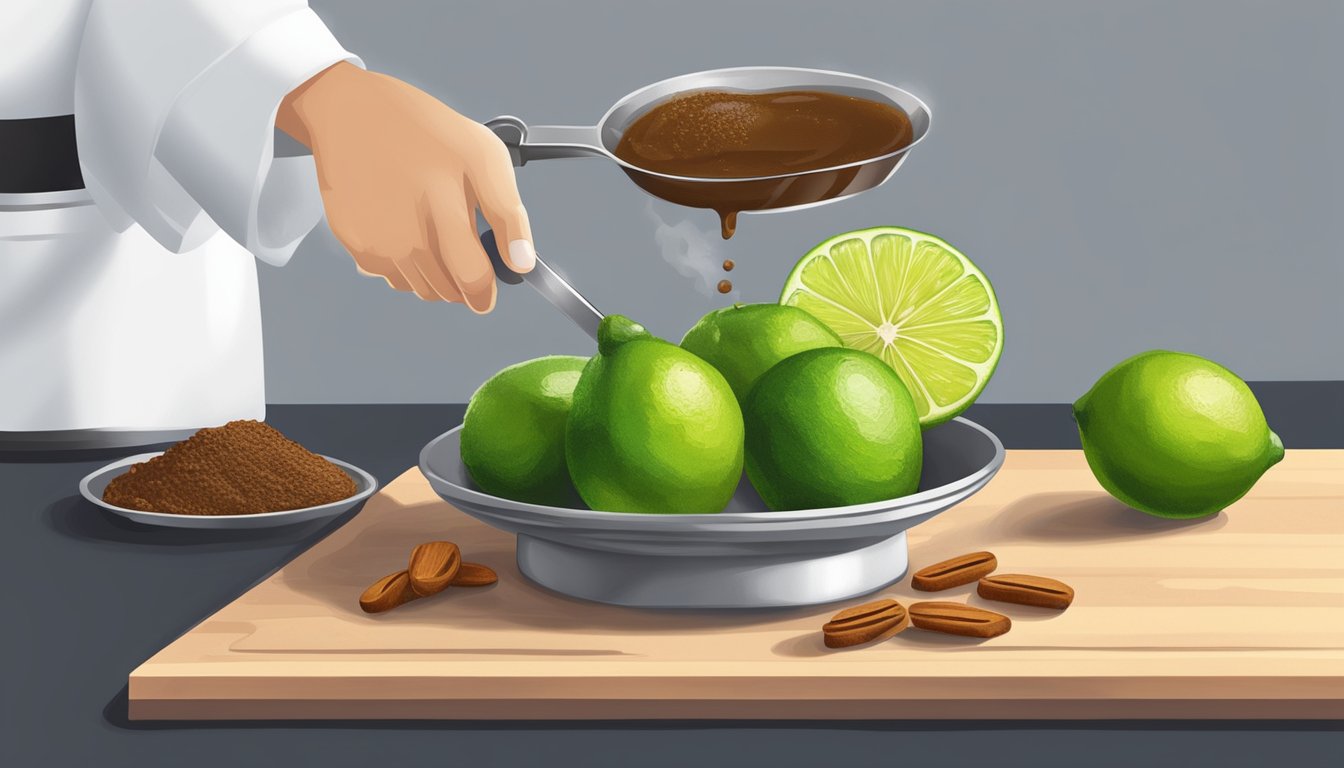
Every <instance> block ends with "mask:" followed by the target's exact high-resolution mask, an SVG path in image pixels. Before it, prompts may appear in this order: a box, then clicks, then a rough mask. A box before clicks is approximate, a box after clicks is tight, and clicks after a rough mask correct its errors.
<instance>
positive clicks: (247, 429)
mask: <svg viewBox="0 0 1344 768" xmlns="http://www.w3.org/2000/svg"><path fill="white" fill-rule="evenodd" d="M354 494H355V482H354V481H353V480H351V479H350V476H349V475H347V474H345V472H343V471H342V470H341V469H340V468H339V467H337V466H336V465H335V464H332V463H331V462H329V461H327V460H326V459H324V458H322V457H321V456H318V455H317V454H315V453H311V452H309V451H308V449H306V448H304V447H303V446H301V445H299V444H298V443H296V442H294V441H293V440H290V439H289V438H287V437H285V436H284V435H282V434H280V432H279V431H277V430H276V429H275V428H273V427H271V426H269V425H267V424H263V423H261V422H259V421H231V422H229V423H228V424H225V425H224V426H222V427H213V428H210V429H202V430H201V431H199V432H197V433H196V434H194V435H192V436H191V437H190V438H188V439H186V440H184V441H182V442H180V443H178V444H177V445H174V446H173V447H171V448H169V449H168V450H166V451H164V453H163V455H162V456H156V457H154V458H152V459H150V460H149V461H146V462H143V463H141V464H135V465H133V466H132V467H131V468H130V470H129V471H127V472H126V474H124V475H121V476H120V477H117V478H115V479H113V480H112V482H110V483H108V485H107V489H106V490H104V491H103V501H106V502H107V503H109V504H114V505H116V506H118V507H124V508H126V509H138V510H141V511H143V512H167V513H170V514H175V515H249V514H256V513H259V512H280V511H282V510H286V509H301V508H303V507H313V506H317V505H319V504H327V503H329V502H333V501H340V500H341V499H344V498H348V497H350V496H353V495H354Z"/></svg>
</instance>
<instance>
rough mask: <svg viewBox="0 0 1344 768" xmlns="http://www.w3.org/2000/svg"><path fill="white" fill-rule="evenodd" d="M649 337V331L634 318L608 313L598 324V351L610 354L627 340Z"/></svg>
mask: <svg viewBox="0 0 1344 768" xmlns="http://www.w3.org/2000/svg"><path fill="white" fill-rule="evenodd" d="M647 338H650V335H649V332H648V331H647V330H645V328H644V326H642V325H640V324H639V323H636V322H635V321H634V320H631V319H630V318H628V317H626V316H625V315H607V316H606V317H604V318H602V322H601V323H600V324H599V325H598V326H597V351H598V352H600V353H602V354H604V355H609V354H611V353H612V352H615V351H616V348H617V347H619V346H621V345H622V344H624V343H626V342H627V341H634V340H635V339H647Z"/></svg>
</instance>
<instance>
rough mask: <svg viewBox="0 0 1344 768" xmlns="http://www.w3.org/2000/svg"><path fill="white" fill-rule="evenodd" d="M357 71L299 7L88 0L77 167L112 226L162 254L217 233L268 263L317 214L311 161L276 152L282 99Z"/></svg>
mask: <svg viewBox="0 0 1344 768" xmlns="http://www.w3.org/2000/svg"><path fill="white" fill-rule="evenodd" d="M340 61H349V62H352V63H354V64H356V65H358V66H362V64H361V62H360V61H359V59H358V58H356V57H355V56H353V55H351V54H350V53H349V52H348V51H346V50H345V49H344V48H342V47H341V45H340V44H339V43H338V42H336V39H335V38H334V37H333V36H332V34H331V32H330V31H328V30H327V28H326V26H325V25H324V24H323V23H322V21H321V19H319V18H318V17H317V15H316V14H315V13H313V12H312V11H311V10H310V9H309V8H308V5H307V3H306V2H304V0H227V2H225V0H93V2H92V6H91V8H90V11H89V16H88V22H87V24H86V26H85V30H84V37H83V39H82V41H81V44H80V52H79V62H78V66H77V68H76V75H75V131H76V139H77V142H78V150H79V160H80V167H81V170H82V171H83V173H84V180H85V184H86V185H87V186H88V188H89V191H90V193H91V194H92V195H93V197H94V199H95V201H96V202H97V203H98V205H99V207H100V209H102V210H103V211H104V212H105V213H106V214H107V216H108V218H109V219H110V220H111V221H112V223H113V225H114V226H116V227H117V228H118V229H125V228H126V227H128V226H130V224H131V223H132V222H135V223H138V224H140V225H141V226H142V227H144V228H145V230H146V231H148V232H149V233H150V235H152V236H153V237H154V239H155V240H157V241H159V242H160V243H162V244H163V245H164V246H165V247H167V248H169V249H170V250H173V251H178V252H182V251H187V250H190V249H192V248H194V247H196V246H197V245H199V244H201V243H202V242H204V241H205V240H206V239H208V238H209V237H210V236H211V235H213V234H214V233H215V232H216V231H217V230H218V229H223V230H224V231H225V232H226V233H228V235H229V236H230V237H232V238H233V239H234V240H236V241H238V243H240V244H242V245H243V246H244V247H246V248H247V249H248V250H249V251H251V252H252V253H253V254H255V255H256V256H257V257H258V258H260V259H262V260H263V261H266V262H268V263H271V264H275V265H281V264H284V263H285V262H287V261H288V260H289V257H290V256H291V255H292V254H293V253H294V249H295V248H296V247H298V244H299V241H300V240H302V239H303V237H304V236H305V235H307V234H308V232H309V231H310V230H311V229H312V228H313V226H315V225H316V224H317V222H318V221H320V220H321V217H322V200H321V196H320V194H319V191H318V187H317V178H316V172H315V170H314V166H313V159H312V157H311V156H310V155H306V154H305V155H299V156H296V157H276V156H275V114H276V111H277V109H278V107H279V105H280V102H281V100H282V99H283V98H284V97H285V96H286V95H287V94H288V93H289V92H290V91H292V90H294V88H296V87H297V86H299V85H301V84H302V83H303V82H305V81H306V80H308V79H309V78H310V77H312V76H313V75H315V74H317V73H318V72H321V71H322V70H323V69H326V68H327V67H329V66H331V65H332V64H335V63H337V62H340Z"/></svg>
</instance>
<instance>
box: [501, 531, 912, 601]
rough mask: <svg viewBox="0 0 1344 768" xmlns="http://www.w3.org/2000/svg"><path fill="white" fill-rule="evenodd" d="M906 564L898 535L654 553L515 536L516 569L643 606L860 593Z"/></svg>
mask: <svg viewBox="0 0 1344 768" xmlns="http://www.w3.org/2000/svg"><path fill="white" fill-rule="evenodd" d="M908 566H909V556H908V553H907V550H906V545H905V532H904V531H902V532H901V533H898V534H896V535H895V536H891V537H889V538H885V539H880V540H878V541H877V542H875V543H871V544H868V545H867V546H863V547H861V548H859V549H853V550H848V551H844V552H827V553H824V554H818V555H803V554H798V553H790V554H787V555H777V556H756V557H740V556H739V557H720V556H698V557H697V556H679V557H669V556H659V555H638V554H630V553H622V552H608V551H602V550H594V549H585V548H580V547H571V546H567V545H565V544H558V543H556V542H554V541H549V540H546V539H540V538H536V537H534V536H529V535H527V534H522V533H520V534H518V569H519V570H521V571H522V572H523V575H525V576H527V577H528V578H529V579H531V580H533V581H535V582H537V583H538V584H540V585H542V586H543V587H547V588H548V589H553V590H555V591H556V592H560V593H563V594H566V595H569V596H571V597H577V598H581V599H584V600H592V601H595V602H599V603H611V604H613V605H626V606H640V607H646V608H771V607H788V606H799V605H817V604H820V603H829V602H834V601H836V600H845V599H848V598H852V597H857V596H859V595H866V594H868V593H870V592H873V591H875V590H878V589H881V588H882V587H884V586H886V585H888V584H890V583H892V582H894V581H896V580H897V579H900V578H901V577H902V576H904V575H905V572H906V569H907V567H908Z"/></svg>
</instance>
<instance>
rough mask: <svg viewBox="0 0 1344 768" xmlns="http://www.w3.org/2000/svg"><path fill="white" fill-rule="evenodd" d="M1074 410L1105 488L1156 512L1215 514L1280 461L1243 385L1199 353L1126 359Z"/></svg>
mask: <svg viewBox="0 0 1344 768" xmlns="http://www.w3.org/2000/svg"><path fill="white" fill-rule="evenodd" d="M1073 417H1074V419H1075V420H1076V421H1077V422H1078V433H1079V435H1081V437H1082V441H1083V452H1084V454H1085V455H1086V456H1087V463H1088V466H1090V467H1091V468H1092V474H1094V475H1096V476H1097V480H1098V481H1099V482H1100V483H1101V485H1102V487H1104V488H1105V489H1106V490H1107V491H1109V492H1110V493H1111V495H1112V496H1114V497H1116V498H1117V499H1119V500H1120V501H1123V502H1124V503H1125V504H1128V505H1129V506H1131V507H1134V508H1135V509H1140V510H1143V511H1144V512H1147V513H1149V514H1152V515H1158V516H1160V517H1176V518H1189V517H1203V516H1205V515H1212V514H1214V513H1216V512H1218V511H1219V510H1221V509H1224V508H1226V507H1227V506H1228V505H1230V504H1231V503H1232V502H1234V501H1236V500H1237V499H1239V498H1241V497H1242V496H1244V495H1245V494H1246V492H1247V491H1249V490H1250V489H1251V486H1253V485H1255V482H1256V481H1257V480H1259V479H1260V476H1261V475H1263V474H1264V473H1265V470H1267V469H1269V468H1270V467H1272V466H1274V465H1275V464H1277V463H1278V462H1279V461H1280V460H1282V459H1283V443H1282V442H1280V440H1279V436H1278V435H1276V434H1274V433H1273V432H1271V431H1270V429H1269V425H1268V424H1266V423H1265V414H1264V412H1263V411H1261V410H1260V404H1259V403H1258V402H1256V399H1255V395H1253V394H1252V393H1251V390H1250V388H1249V387H1247V386H1246V382H1244V381H1242V380H1241V379H1239V378H1237V376H1236V374H1234V373H1232V372H1231V371H1229V370H1227V369H1226V368H1224V367H1222V366H1221V365H1218V364H1217V363H1214V362H1212V361H1210V360H1205V359H1204V358H1202V357H1198V356H1196V355H1189V354H1184V353H1181V352H1165V351H1162V350H1153V351H1151V352H1144V353H1143V354H1140V355H1135V356H1134V357H1131V358H1129V359H1128V360H1125V361H1124V362H1122V363H1120V364H1119V365H1117V366H1115V367H1114V368H1112V369H1111V370H1110V371H1108V372H1107V373H1106V374H1105V375H1104V376H1102V377H1101V378H1100V379H1098V380H1097V383H1096V384H1094V385H1093V386H1092V389H1091V390H1089V391H1088V393H1087V394H1085V395H1083V396H1082V397H1081V398H1079V399H1078V402H1076V403H1074V404H1073Z"/></svg>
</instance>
